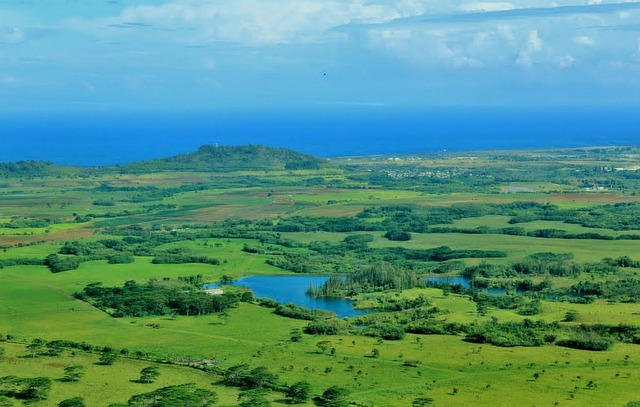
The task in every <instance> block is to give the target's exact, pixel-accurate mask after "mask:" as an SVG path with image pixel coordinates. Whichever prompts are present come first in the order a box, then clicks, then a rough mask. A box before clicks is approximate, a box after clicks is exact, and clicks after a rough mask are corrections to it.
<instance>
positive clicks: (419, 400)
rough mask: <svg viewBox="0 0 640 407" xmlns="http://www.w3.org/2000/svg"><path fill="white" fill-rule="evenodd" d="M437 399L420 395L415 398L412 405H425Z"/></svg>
mask: <svg viewBox="0 0 640 407" xmlns="http://www.w3.org/2000/svg"><path fill="white" fill-rule="evenodd" d="M434 401H435V400H434V399H433V398H432V397H418V398H416V399H413V401H412V402H411V407H424V406H428V405H431V404H433V402H434Z"/></svg>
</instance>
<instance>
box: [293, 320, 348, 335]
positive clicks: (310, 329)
mask: <svg viewBox="0 0 640 407" xmlns="http://www.w3.org/2000/svg"><path fill="white" fill-rule="evenodd" d="M304 332H305V333H307V334H309V335H341V334H345V333H347V332H349V325H348V324H347V323H346V322H345V321H343V320H339V319H335V318H331V319H315V320H313V321H311V322H309V324H308V325H307V326H306V327H305V328H304Z"/></svg>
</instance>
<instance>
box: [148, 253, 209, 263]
mask: <svg viewBox="0 0 640 407" xmlns="http://www.w3.org/2000/svg"><path fill="white" fill-rule="evenodd" d="M151 262H152V263H153V264H185V263H202V264H211V265H214V266H217V265H219V264H220V260H218V259H215V258H212V257H207V256H196V255H193V254H186V253H183V252H181V251H179V252H176V251H167V252H165V253H159V254H157V255H156V256H154V258H153V259H152V260H151Z"/></svg>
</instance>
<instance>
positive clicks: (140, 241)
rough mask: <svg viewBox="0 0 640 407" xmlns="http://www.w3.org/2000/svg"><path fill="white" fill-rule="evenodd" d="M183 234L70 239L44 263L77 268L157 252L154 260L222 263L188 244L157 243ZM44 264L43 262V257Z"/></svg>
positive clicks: (54, 268) (60, 268)
mask: <svg viewBox="0 0 640 407" xmlns="http://www.w3.org/2000/svg"><path fill="white" fill-rule="evenodd" d="M177 240H179V238H177V237H175V236H172V235H170V234H169V235H167V234H161V233H158V234H149V239H148V240H146V239H145V238H142V237H136V236H127V237H124V238H123V239H121V240H118V239H104V240H99V241H88V242H81V241H73V242H66V243H65V244H64V246H62V248H60V250H59V252H58V254H60V255H61V256H60V255H58V254H51V255H49V256H47V258H46V259H45V261H44V264H45V265H46V266H48V267H49V268H50V269H51V271H52V272H54V273H59V272H61V271H67V270H75V269H77V268H78V266H79V265H80V263H82V262H85V261H91V260H107V261H108V262H109V264H125V263H133V262H134V256H154V257H153V260H152V262H153V263H154V264H184V263H203V264H211V265H218V264H220V261H219V260H218V259H215V258H212V257H207V256H198V255H194V254H192V253H191V251H190V249H188V248H175V249H169V250H163V251H159V250H156V249H155V247H156V246H159V245H162V244H165V243H168V242H173V241H177ZM40 264H43V262H42V261H40Z"/></svg>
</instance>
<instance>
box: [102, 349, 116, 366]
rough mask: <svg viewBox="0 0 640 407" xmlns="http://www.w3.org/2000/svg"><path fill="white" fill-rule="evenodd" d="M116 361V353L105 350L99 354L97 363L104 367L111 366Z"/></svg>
mask: <svg viewBox="0 0 640 407" xmlns="http://www.w3.org/2000/svg"><path fill="white" fill-rule="evenodd" d="M116 359H118V353H117V352H116V351H115V350H113V349H105V350H103V351H102V353H100V358H99V359H98V363H99V364H101V365H105V366H111V365H113V364H114V363H115V361H116Z"/></svg>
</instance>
